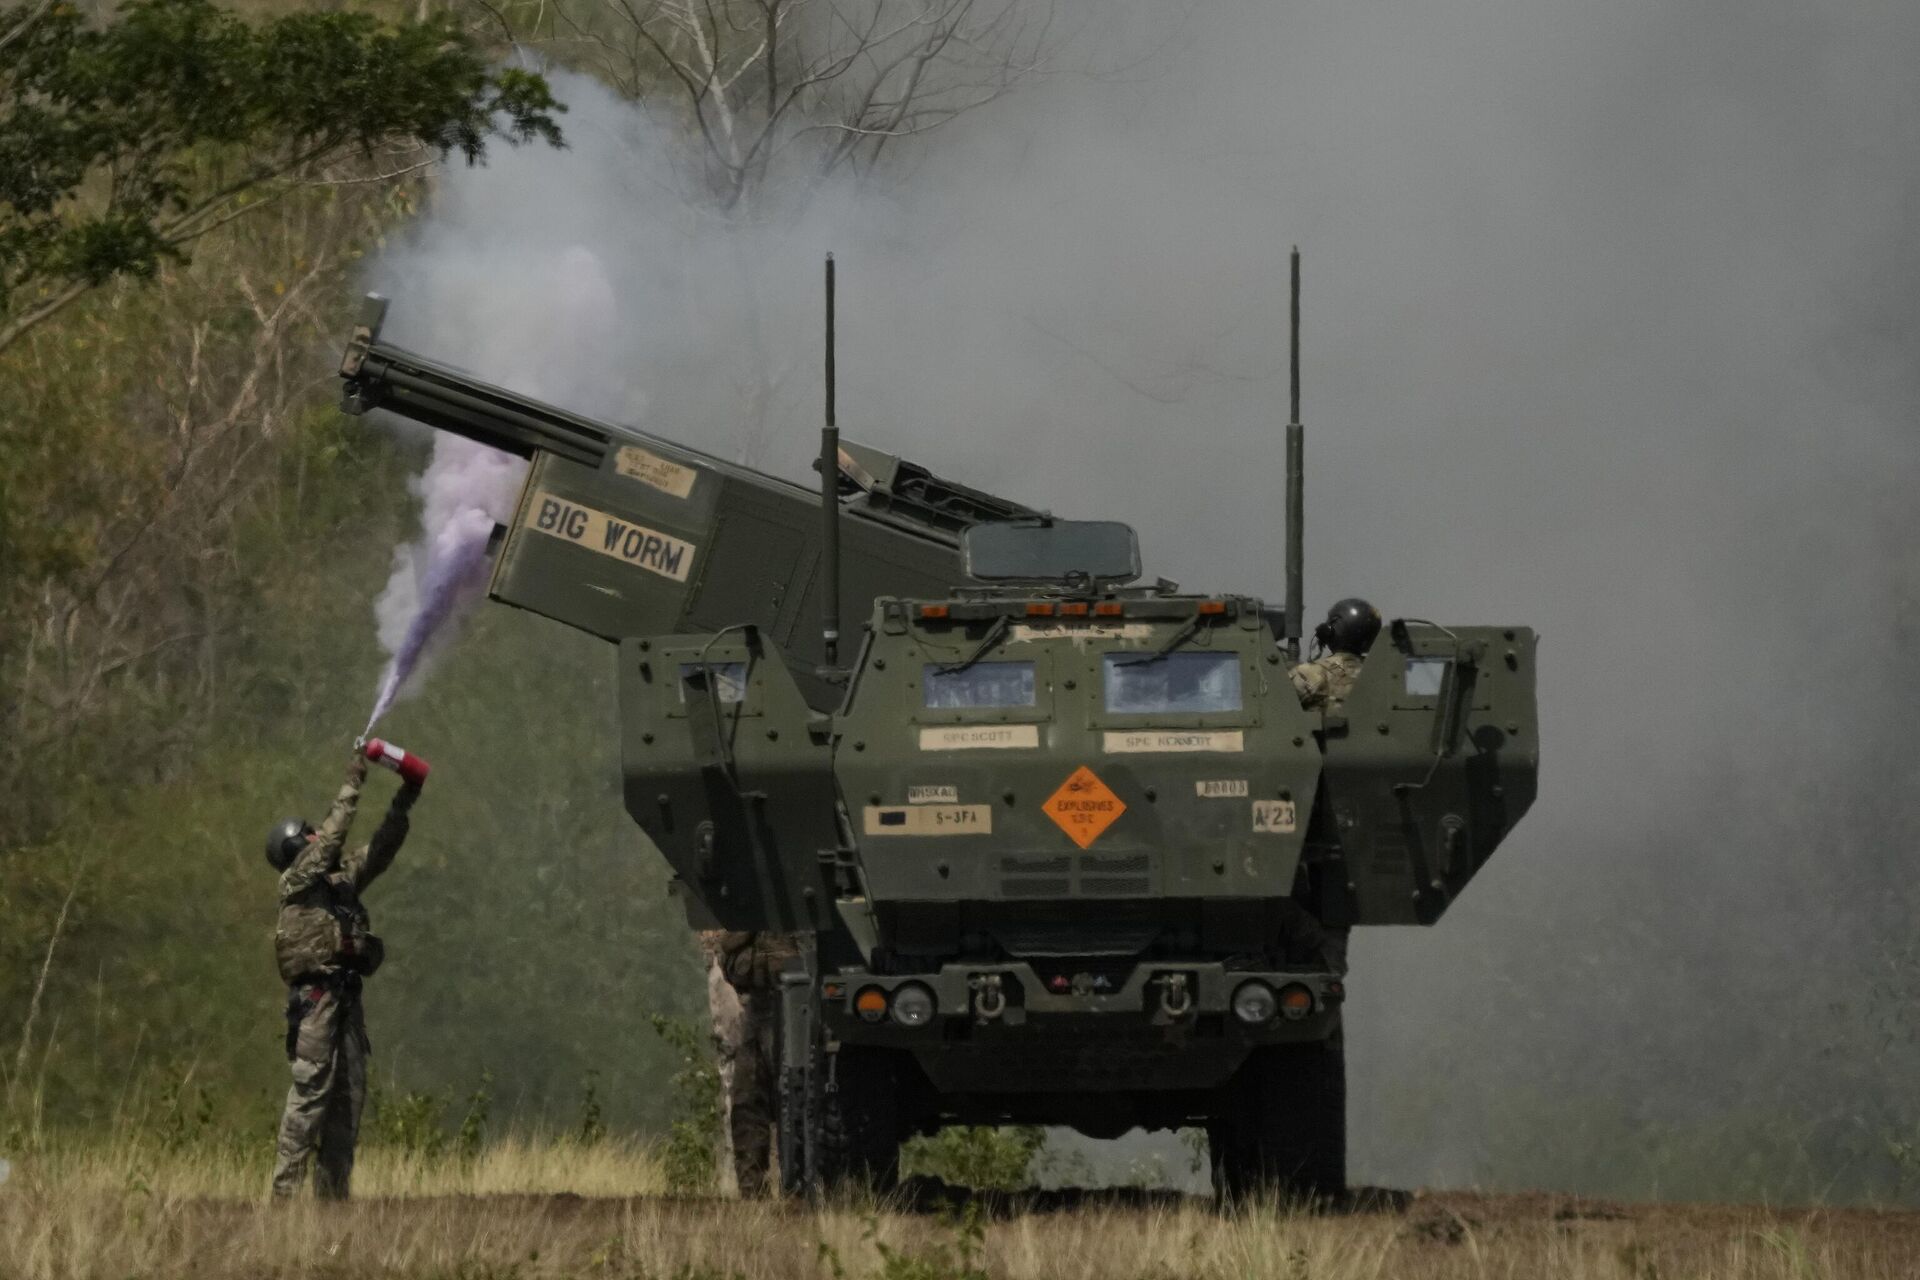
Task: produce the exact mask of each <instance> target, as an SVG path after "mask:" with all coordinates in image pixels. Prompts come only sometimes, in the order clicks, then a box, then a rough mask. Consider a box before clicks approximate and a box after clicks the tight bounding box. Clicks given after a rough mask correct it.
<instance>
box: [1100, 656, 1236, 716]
mask: <svg viewBox="0 0 1920 1280" xmlns="http://www.w3.org/2000/svg"><path fill="white" fill-rule="evenodd" d="M1101 665H1102V670H1103V676H1104V683H1105V685H1106V698H1107V710H1108V711H1109V712H1114V713H1118V714H1121V715H1164V714H1167V713H1169V712H1172V713H1183V712H1184V713H1194V712H1208V711H1238V710H1239V709H1240V655H1238V654H1236V653H1194V652H1192V651H1190V650H1189V651H1186V652H1174V653H1169V654H1163V655H1162V656H1160V657H1158V658H1150V659H1143V658H1142V657H1141V656H1140V655H1139V654H1135V653H1109V654H1106V655H1104V656H1103V657H1102V659H1101Z"/></svg>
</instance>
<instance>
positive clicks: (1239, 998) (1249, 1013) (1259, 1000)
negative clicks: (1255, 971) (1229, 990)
mask: <svg viewBox="0 0 1920 1280" xmlns="http://www.w3.org/2000/svg"><path fill="white" fill-rule="evenodd" d="M1277 1007H1278V1006H1277V1004H1276V1002H1275V1000H1274V998H1273V988H1272V987H1270V986H1268V985H1267V984H1266V983H1264V982H1257V981H1256V982H1243V983H1241V984H1240V989H1239V990H1238V991H1236V992H1234V993H1233V1016H1234V1017H1236V1018H1238V1019H1240V1021H1242V1022H1244V1023H1246V1024H1247V1025H1248V1026H1250V1027H1252V1026H1258V1025H1259V1024H1261V1023H1263V1022H1265V1021H1267V1020H1268V1019H1270V1018H1272V1017H1273V1011H1274V1009H1275V1008H1277Z"/></svg>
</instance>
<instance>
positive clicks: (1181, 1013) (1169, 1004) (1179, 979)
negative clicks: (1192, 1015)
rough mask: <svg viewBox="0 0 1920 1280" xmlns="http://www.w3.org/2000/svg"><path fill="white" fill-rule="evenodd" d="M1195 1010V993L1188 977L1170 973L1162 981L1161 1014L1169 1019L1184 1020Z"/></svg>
mask: <svg viewBox="0 0 1920 1280" xmlns="http://www.w3.org/2000/svg"><path fill="white" fill-rule="evenodd" d="M1192 1009H1193V992H1192V991H1191V990H1190V989H1189V988H1188V986H1187V975H1186V974H1184V973H1169V974H1166V975H1165V976H1164V977H1162V978H1161V980H1160V1012H1161V1013H1164V1014H1165V1015H1167V1017H1169V1018H1184V1017H1186V1016H1187V1014H1188V1013H1189V1012H1190V1011H1191V1010H1192Z"/></svg>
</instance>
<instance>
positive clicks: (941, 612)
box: [920, 604, 949, 618]
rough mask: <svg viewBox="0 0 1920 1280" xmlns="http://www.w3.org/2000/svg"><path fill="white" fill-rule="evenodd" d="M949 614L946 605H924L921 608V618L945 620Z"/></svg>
mask: <svg viewBox="0 0 1920 1280" xmlns="http://www.w3.org/2000/svg"><path fill="white" fill-rule="evenodd" d="M948 612H949V610H948V609H947V606H946V605H944V604H923V605H921V606H920V616H921V617H923V618H944V617H946V616H947V614H948Z"/></svg>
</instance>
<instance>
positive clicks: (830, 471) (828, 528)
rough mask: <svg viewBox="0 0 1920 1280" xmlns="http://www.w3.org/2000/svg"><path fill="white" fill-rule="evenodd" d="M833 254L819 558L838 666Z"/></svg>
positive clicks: (824, 614)
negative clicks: (824, 566) (823, 570)
mask: <svg viewBox="0 0 1920 1280" xmlns="http://www.w3.org/2000/svg"><path fill="white" fill-rule="evenodd" d="M833 346H834V339H833V255H832V254H831V253H829V254H828V255H827V371H826V381H827V421H826V425H825V426H823V427H821V428H820V512H821V557H822V559H824V560H825V561H826V574H825V577H824V581H823V582H822V584H821V589H820V634H821V639H822V640H824V641H825V644H824V645H823V649H824V651H825V665H827V666H829V667H833V666H838V665H839V663H840V427H839V424H838V423H837V422H836V421H835V419H834V404H833V380H834V371H833Z"/></svg>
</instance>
